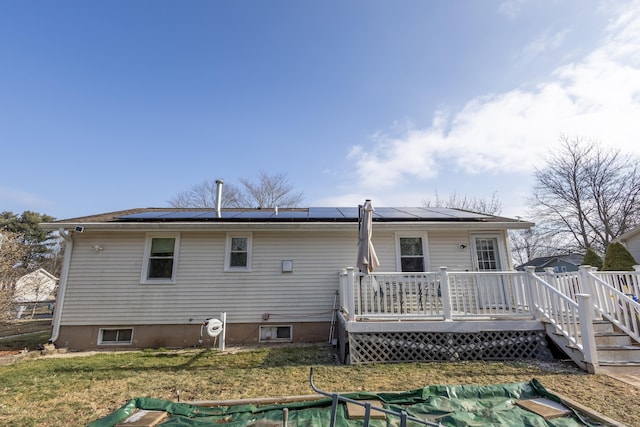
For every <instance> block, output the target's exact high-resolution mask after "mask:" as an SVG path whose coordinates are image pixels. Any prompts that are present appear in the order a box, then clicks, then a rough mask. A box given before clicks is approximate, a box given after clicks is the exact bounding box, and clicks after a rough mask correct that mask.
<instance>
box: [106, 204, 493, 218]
mask: <svg viewBox="0 0 640 427" xmlns="http://www.w3.org/2000/svg"><path fill="white" fill-rule="evenodd" d="M373 215H374V219H376V220H379V221H393V220H397V221H419V220H474V219H475V220H481V219H488V218H491V215H484V214H479V213H474V212H466V211H461V210H457V209H451V208H440V207H402V208H393V207H379V208H375V207H374V212H373ZM357 218H358V208H357V207H355V206H353V207H341V208H337V207H310V208H308V209H293V210H288V209H286V208H284V209H280V210H279V211H278V213H277V214H276V212H275V210H274V209H239V210H231V209H224V210H222V212H220V214H218V212H216V211H214V210H194V211H187V210H185V211H175V210H167V211H152V212H140V213H136V214H130V215H123V216H120V217H118V219H119V220H124V221H176V220H194V221H203V220H216V219H222V220H233V219H237V220H240V221H242V220H245V221H250V220H256V221H277V220H300V221H303V220H308V221H313V220H317V221H322V220H325V221H331V220H356V219H357Z"/></svg>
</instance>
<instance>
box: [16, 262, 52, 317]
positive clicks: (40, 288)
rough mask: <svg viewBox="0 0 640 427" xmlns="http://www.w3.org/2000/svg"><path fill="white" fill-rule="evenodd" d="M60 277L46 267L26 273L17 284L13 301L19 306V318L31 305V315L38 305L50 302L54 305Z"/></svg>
mask: <svg viewBox="0 0 640 427" xmlns="http://www.w3.org/2000/svg"><path fill="white" fill-rule="evenodd" d="M57 285H58V278H57V277H55V276H54V275H53V274H51V273H49V272H48V271H47V270H45V269H44V268H39V269H37V270H35V271H32V272H31V273H28V274H25V275H24V276H22V277H21V278H20V279H18V281H17V282H16V284H15V287H14V290H13V302H14V304H15V305H16V306H17V310H18V311H17V318H18V319H19V318H21V317H22V315H23V313H24V312H25V311H26V309H27V307H28V306H30V307H31V316H32V317H33V316H34V315H35V313H36V310H37V308H38V306H40V305H42V304H43V303H49V305H50V306H51V307H53V303H54V301H55V298H56V297H55V294H56V287H57Z"/></svg>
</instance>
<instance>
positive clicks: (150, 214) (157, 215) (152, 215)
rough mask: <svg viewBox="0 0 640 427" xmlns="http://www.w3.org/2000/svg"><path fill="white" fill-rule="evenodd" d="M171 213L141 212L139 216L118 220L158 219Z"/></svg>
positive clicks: (128, 216) (124, 216)
mask: <svg viewBox="0 0 640 427" xmlns="http://www.w3.org/2000/svg"><path fill="white" fill-rule="evenodd" d="M170 213H171V212H141V213H137V214H131V215H123V216H119V217H118V219H156V218H161V217H162V216H164V215H167V214H170Z"/></svg>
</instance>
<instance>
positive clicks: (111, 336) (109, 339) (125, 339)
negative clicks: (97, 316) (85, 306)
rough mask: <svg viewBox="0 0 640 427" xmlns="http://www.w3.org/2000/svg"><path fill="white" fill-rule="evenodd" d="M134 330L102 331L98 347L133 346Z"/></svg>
mask: <svg viewBox="0 0 640 427" xmlns="http://www.w3.org/2000/svg"><path fill="white" fill-rule="evenodd" d="M132 337H133V328H124V329H100V333H99V337H98V345H112V344H131V343H132V342H133V341H132Z"/></svg>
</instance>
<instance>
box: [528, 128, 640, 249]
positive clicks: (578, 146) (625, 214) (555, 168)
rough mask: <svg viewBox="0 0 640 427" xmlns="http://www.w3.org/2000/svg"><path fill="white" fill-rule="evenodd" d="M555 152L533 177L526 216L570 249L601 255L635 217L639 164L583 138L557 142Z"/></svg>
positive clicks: (639, 186)
mask: <svg viewBox="0 0 640 427" xmlns="http://www.w3.org/2000/svg"><path fill="white" fill-rule="evenodd" d="M560 141H561V143H562V145H561V147H560V149H559V150H558V151H556V152H555V153H554V154H553V155H551V156H550V157H549V158H547V159H545V166H544V167H543V168H541V169H537V170H536V171H535V174H534V177H535V180H536V184H535V186H534V190H533V196H532V199H531V200H530V205H531V211H532V213H533V214H534V215H535V217H536V218H538V222H540V223H544V224H545V226H546V227H547V228H549V229H550V230H552V231H553V232H554V233H556V234H558V235H564V236H568V237H569V239H570V240H571V242H572V244H571V245H572V246H573V247H574V248H575V249H579V250H585V249H587V248H592V249H595V250H596V251H598V252H601V253H602V252H604V250H605V249H606V247H607V245H608V244H609V243H610V242H611V241H612V240H613V239H615V238H616V237H617V236H619V235H621V234H622V233H624V232H625V231H627V230H629V229H630V228H631V227H633V226H634V225H635V224H636V223H638V220H639V217H640V207H639V206H638V202H639V198H640V171H639V170H638V168H637V166H636V165H637V164H638V159H637V158H633V157H631V156H627V155H623V154H622V153H621V151H620V150H613V149H611V150H604V149H603V148H602V147H601V146H600V145H598V144H597V143H595V142H591V141H585V140H583V139H582V138H568V137H566V136H563V137H561V138H560Z"/></svg>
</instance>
